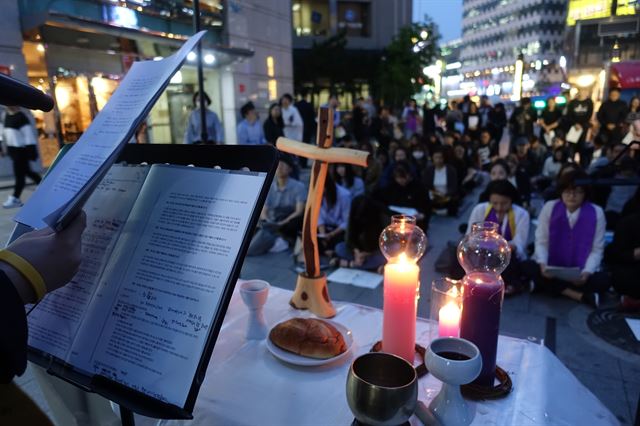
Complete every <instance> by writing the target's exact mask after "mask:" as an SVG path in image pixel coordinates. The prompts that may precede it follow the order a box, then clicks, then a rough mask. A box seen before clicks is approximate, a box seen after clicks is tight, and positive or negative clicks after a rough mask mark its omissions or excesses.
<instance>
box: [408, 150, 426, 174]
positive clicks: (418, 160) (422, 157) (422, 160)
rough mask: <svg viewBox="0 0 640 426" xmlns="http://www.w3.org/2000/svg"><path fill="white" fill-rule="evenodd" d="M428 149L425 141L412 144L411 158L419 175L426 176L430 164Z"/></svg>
mask: <svg viewBox="0 0 640 426" xmlns="http://www.w3.org/2000/svg"><path fill="white" fill-rule="evenodd" d="M427 154H428V151H427V149H426V147H425V145H424V144H423V143H418V144H417V145H413V146H411V158H412V160H413V163H414V164H415V165H416V169H417V171H418V176H424V172H425V170H426V169H427V166H428V164H429V157H428V155H427Z"/></svg>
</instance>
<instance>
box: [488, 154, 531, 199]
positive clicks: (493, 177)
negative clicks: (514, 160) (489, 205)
mask: <svg viewBox="0 0 640 426" xmlns="http://www.w3.org/2000/svg"><path fill="white" fill-rule="evenodd" d="M510 174H511V170H510V167H509V163H507V161H506V160H504V159H502V158H498V159H497V160H495V161H494V162H493V163H491V168H490V169H489V179H490V182H494V181H497V180H509V175H510ZM511 184H512V185H513V182H511ZM513 187H514V188H516V194H517V198H515V199H514V200H513V202H514V203H516V204H519V205H520V204H522V195H521V194H520V191H518V188H517V187H516V186H515V185H513ZM487 190H488V187H487V188H485V190H484V191H482V193H481V194H480V197H479V199H478V202H479V203H483V202H487V201H489V193H488V192H487Z"/></svg>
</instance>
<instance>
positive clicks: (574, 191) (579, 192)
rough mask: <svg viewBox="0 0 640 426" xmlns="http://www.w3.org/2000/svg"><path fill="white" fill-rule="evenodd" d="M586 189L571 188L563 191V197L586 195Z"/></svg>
mask: <svg viewBox="0 0 640 426" xmlns="http://www.w3.org/2000/svg"><path fill="white" fill-rule="evenodd" d="M584 194H585V192H584V188H569V189H565V190H564V191H562V195H584Z"/></svg>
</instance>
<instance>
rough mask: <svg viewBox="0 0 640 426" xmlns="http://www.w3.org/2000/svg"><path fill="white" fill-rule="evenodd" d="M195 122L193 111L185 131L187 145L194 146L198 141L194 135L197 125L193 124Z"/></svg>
mask: <svg viewBox="0 0 640 426" xmlns="http://www.w3.org/2000/svg"><path fill="white" fill-rule="evenodd" d="M193 120H194V114H193V111H192V112H191V114H189V119H188V120H187V126H186V127H185V129H184V143H185V144H192V143H194V142H195V141H196V139H195V138H194V134H195V128H194V127H195V123H194V122H193Z"/></svg>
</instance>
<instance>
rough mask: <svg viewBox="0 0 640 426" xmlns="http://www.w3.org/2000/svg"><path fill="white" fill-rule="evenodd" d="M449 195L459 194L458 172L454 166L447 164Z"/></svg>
mask: <svg viewBox="0 0 640 426" xmlns="http://www.w3.org/2000/svg"><path fill="white" fill-rule="evenodd" d="M446 167H447V191H448V192H449V193H448V194H447V195H450V196H455V195H458V173H457V172H456V169H455V168H454V167H451V166H450V165H448V164H447V166H446Z"/></svg>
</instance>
